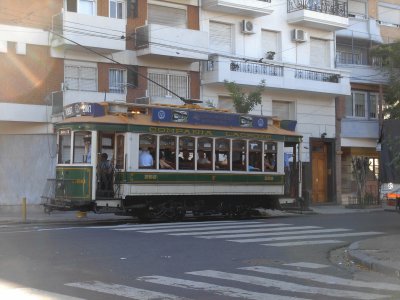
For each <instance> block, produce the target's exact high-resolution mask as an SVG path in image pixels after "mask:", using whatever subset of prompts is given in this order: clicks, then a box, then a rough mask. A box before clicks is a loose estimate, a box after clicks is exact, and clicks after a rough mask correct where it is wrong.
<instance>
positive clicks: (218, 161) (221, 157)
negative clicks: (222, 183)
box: [215, 139, 231, 170]
mask: <svg viewBox="0 0 400 300" xmlns="http://www.w3.org/2000/svg"><path fill="white" fill-rule="evenodd" d="M230 151H231V149H230V141H229V140H227V139H216V140H215V170H230Z"/></svg>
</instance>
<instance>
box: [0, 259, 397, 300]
mask: <svg viewBox="0 0 400 300" xmlns="http://www.w3.org/2000/svg"><path fill="white" fill-rule="evenodd" d="M284 266H290V267H304V268H310V269H322V268H327V267H329V266H328V265H323V264H317V263H310V262H297V263H296V262H295V263H288V264H284ZM244 272H245V273H244ZM250 272H252V273H250ZM256 274H264V275H262V276H259V275H256ZM183 275H184V276H185V277H187V276H190V278H189V279H186V278H184V277H183V276H179V277H168V276H158V275H150V276H141V277H138V278H136V280H134V281H133V282H132V285H135V282H136V283H138V282H146V283H148V284H155V285H160V286H164V287H167V288H168V293H164V292H161V291H155V288H157V289H159V288H160V287H155V288H152V289H148V290H147V289H141V288H136V287H134V286H127V285H121V284H109V283H104V282H101V281H91V282H73V283H67V284H66V286H69V287H75V288H81V289H85V290H90V291H94V292H98V293H105V294H108V295H111V296H122V297H125V298H130V299H137V300H142V299H147V300H155V299H163V300H164V299H165V300H188V298H186V297H182V296H180V295H179V294H178V293H179V291H178V290H176V291H177V292H174V293H173V294H171V290H173V289H174V288H175V289H185V290H192V291H197V292H199V293H200V294H198V295H196V297H194V298H195V299H200V298H201V299H208V298H212V297H211V296H210V294H214V296H215V295H218V296H223V297H229V298H242V299H251V300H295V299H296V300H303V299H309V298H308V297H311V298H312V299H317V298H316V297H318V299H321V297H322V298H324V297H334V298H341V299H359V300H375V299H383V298H389V297H391V296H392V295H390V294H388V293H389V292H393V291H394V292H399V291H400V286H399V285H397V284H390V283H383V282H373V283H371V282H365V281H358V280H351V279H346V278H341V277H336V276H331V275H324V274H320V273H316V272H307V271H297V270H293V269H287V268H277V267H267V266H252V267H242V268H237V269H236V272H224V271H218V270H200V271H191V272H186V273H184V274H183ZM265 275H267V276H268V277H265ZM274 275H277V276H278V277H279V278H272V277H271V276H274ZM193 278H196V280H193ZM197 278H201V279H203V280H200V281H199V280H197ZM296 279H301V280H303V281H304V280H306V281H307V283H306V284H300V283H296V282H293V281H294V280H296ZM216 280H217V281H216ZM225 282H226V284H225ZM314 282H317V285H315V284H313V283H314ZM235 283H240V284H241V287H240V288H238V287H235V286H236V284H235ZM324 285H325V286H324ZM335 286H336V287H337V288H335ZM359 288H365V289H366V290H362V291H360V290H352V289H359ZM254 289H256V291H255V290H254ZM260 289H266V290H265V292H263V291H262V290H260ZM267 289H268V290H267ZM270 289H271V291H270ZM281 293H284V295H283V294H281ZM207 294H208V295H207ZM0 295H1V294H0ZM292 295H294V296H292ZM307 296H308V297H307ZM27 299H29V300H31V299H30V298H27ZM34 299H35V300H38V299H39V298H34ZM40 299H41V300H42V299H43V298H40ZM44 299H46V298H44ZM50 299H52V298H50ZM56 299H63V300H64V299H65V300H76V299H78V298H56ZM24 300H25V298H24ZM32 300H33V299H32Z"/></svg>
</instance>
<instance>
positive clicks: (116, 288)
mask: <svg viewBox="0 0 400 300" xmlns="http://www.w3.org/2000/svg"><path fill="white" fill-rule="evenodd" d="M65 285H66V286H71V287H77V288H81V289H85V290H90V291H95V292H99V293H105V294H109V295H114V296H122V297H125V298H130V299H137V300H142V299H146V300H159V299H163V300H188V298H182V297H178V296H175V295H171V294H165V293H159V292H154V291H149V290H144V289H138V288H134V287H131V286H126V285H120V284H107V283H103V282H100V281H93V282H72V283H67V284H65Z"/></svg>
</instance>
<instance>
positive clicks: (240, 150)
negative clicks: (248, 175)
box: [232, 140, 247, 171]
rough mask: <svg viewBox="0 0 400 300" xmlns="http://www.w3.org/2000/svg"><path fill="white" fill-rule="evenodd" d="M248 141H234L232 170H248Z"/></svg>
mask: <svg viewBox="0 0 400 300" xmlns="http://www.w3.org/2000/svg"><path fill="white" fill-rule="evenodd" d="M246 148H247V147H246V141H241V140H233V141H232V170H233V171H246V156H247V151H246V150H247V149H246Z"/></svg>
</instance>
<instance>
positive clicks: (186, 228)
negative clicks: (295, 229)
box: [139, 223, 282, 233]
mask: <svg viewBox="0 0 400 300" xmlns="http://www.w3.org/2000/svg"><path fill="white" fill-rule="evenodd" d="M268 225H269V226H268ZM276 226H282V224H260V223H258V224H250V225H248V223H243V224H239V225H220V226H210V227H207V228H204V227H203V228H193V227H181V228H171V229H169V228H167V229H165V228H164V229H157V230H139V232H142V233H170V232H181V231H183V232H186V231H202V230H204V229H207V230H210V229H235V228H259V227H276Z"/></svg>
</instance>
